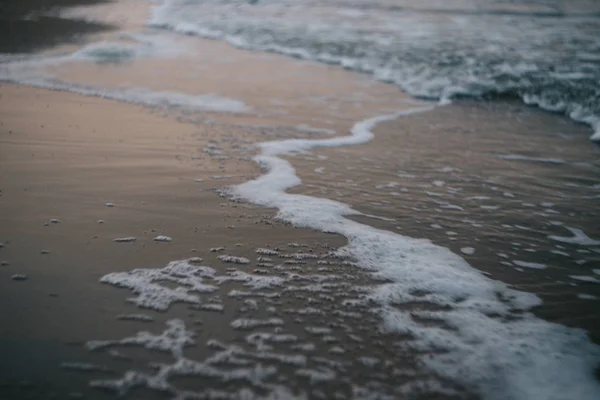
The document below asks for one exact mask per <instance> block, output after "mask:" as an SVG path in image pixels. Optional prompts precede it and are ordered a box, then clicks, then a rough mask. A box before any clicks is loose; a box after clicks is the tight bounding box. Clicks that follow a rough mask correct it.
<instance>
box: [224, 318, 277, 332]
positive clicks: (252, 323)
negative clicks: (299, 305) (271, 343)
mask: <svg viewBox="0 0 600 400" xmlns="http://www.w3.org/2000/svg"><path fill="white" fill-rule="evenodd" d="M230 325H231V327H232V328H234V329H243V330H247V329H254V328H259V327H265V326H282V325H283V320H282V319H280V318H269V319H250V318H238V319H236V320H233V321H232V322H231V324H230Z"/></svg>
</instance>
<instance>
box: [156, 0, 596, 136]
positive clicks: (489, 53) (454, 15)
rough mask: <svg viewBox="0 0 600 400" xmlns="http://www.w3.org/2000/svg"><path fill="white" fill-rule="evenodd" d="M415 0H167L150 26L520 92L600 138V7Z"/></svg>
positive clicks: (422, 85)
mask: <svg viewBox="0 0 600 400" xmlns="http://www.w3.org/2000/svg"><path fill="white" fill-rule="evenodd" d="M411 3H415V2H410V1H400V2H391V1H389V0H381V1H376V2H368V1H366V0H354V1H347V2H339V1H336V0H322V1H314V0H309V1H303V2H297V1H292V0H261V1H251V2H249V1H241V0H207V1H206V0H202V1H200V0H166V1H163V2H162V3H161V4H160V5H159V6H158V7H156V8H155V9H154V12H153V15H152V18H151V20H150V21H149V23H150V25H151V26H154V27H158V28H164V29H170V30H174V31H177V32H180V33H185V34H193V35H199V36H203V37H207V38H211V39H220V40H226V41H228V42H229V43H231V44H233V45H235V46H238V47H243V48H248V49H255V50H262V51H269V52H277V53H282V54H286V55H289V56H293V57H298V58H302V59H309V60H316V61H319V62H325V63H331V64H336V65H341V66H343V67H345V68H349V69H353V70H358V71H362V72H365V73H369V74H372V75H373V76H374V77H376V78H377V79H379V80H382V81H386V82H390V83H394V84H396V85H398V86H400V87H401V88H402V89H403V90H405V91H406V92H407V93H409V94H411V95H413V96H415V97H419V98H427V99H439V100H442V101H448V100H450V99H452V98H455V97H458V96H474V97H482V96H489V95H498V94H514V95H518V96H519V97H521V98H522V99H523V100H524V101H525V102H526V103H527V104H533V105H537V106H539V107H542V108H544V109H547V110H550V111H553V112H561V113H564V114H566V115H568V116H570V117H571V118H572V119H574V120H577V121H580V122H585V123H588V124H590V125H591V126H592V128H593V129H594V131H595V134H594V135H593V136H592V138H593V139H598V140H600V17H598V13H597V10H591V11H590V12H589V13H587V14H586V13H585V12H583V11H582V10H581V9H580V10H579V12H577V13H574V14H569V13H566V12H564V11H563V10H556V9H548V7H547V6H545V3H547V2H541V1H540V2H537V1H534V0H532V1H529V2H524V4H525V5H526V6H527V7H525V6H523V10H516V11H515V10H512V9H507V10H505V9H502V8H498V7H500V6H501V5H502V4H504V3H501V2H497V1H492V0H478V1H475V0H473V1H466V2H463V3H465V4H467V5H468V6H469V7H471V8H464V7H463V8H452V7H450V6H448V7H447V9H445V10H439V9H432V8H431V9H427V7H426V5H427V3H429V2H423V3H419V4H417V6H418V7H417V8H415V7H412V8H411V7H410V5H411ZM452 3H456V2H449V4H452ZM571 3H578V1H575V2H571ZM558 4H561V3H560V2H559V3H558ZM571 6H572V5H571ZM494 7H496V8H494ZM565 7H566V6H565ZM582 7H583V6H582ZM555 8H556V7H555ZM583 10H584V9H583ZM441 11H444V12H441Z"/></svg>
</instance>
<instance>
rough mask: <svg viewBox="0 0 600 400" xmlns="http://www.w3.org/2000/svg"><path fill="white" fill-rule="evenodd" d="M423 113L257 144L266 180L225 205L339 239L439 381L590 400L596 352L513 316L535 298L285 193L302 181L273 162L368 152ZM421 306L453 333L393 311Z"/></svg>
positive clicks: (500, 394) (524, 395) (396, 328)
mask: <svg viewBox="0 0 600 400" xmlns="http://www.w3.org/2000/svg"><path fill="white" fill-rule="evenodd" d="M429 109H431V107H427V108H421V109H416V110H409V111H404V112H401V113H397V114H393V115H386V116H381V117H377V118H372V119H369V120H365V121H363V122H360V123H358V124H356V125H355V126H354V127H353V128H352V131H351V135H350V136H346V137H340V138H332V139H321V140H306V139H295V140H282V141H276V142H267V143H263V144H261V145H260V147H261V149H262V154H261V155H259V156H257V157H255V160H256V162H257V163H259V164H260V165H261V166H262V167H263V169H264V170H265V174H264V175H262V176H260V177H258V178H256V179H254V180H252V181H250V182H246V183H243V184H241V185H238V186H236V187H234V188H233V189H232V195H233V196H234V197H235V198H238V199H244V200H247V201H251V202H253V203H256V204H259V205H262V206H265V207H270V208H277V209H278V210H279V212H278V216H279V217H280V218H282V219H284V220H286V221H288V222H291V223H292V224H294V225H295V226H299V227H309V228H313V229H317V230H321V231H325V232H335V233H339V234H341V235H343V236H345V237H346V238H347V239H348V245H347V246H346V247H344V248H342V249H340V251H339V254H341V255H344V256H348V257H350V258H352V259H355V260H356V261H357V263H358V265H359V266H360V267H362V268H365V269H367V270H370V271H373V273H374V274H375V275H376V276H377V277H378V278H382V279H384V280H387V281H389V282H390V283H386V284H381V285H379V286H377V287H376V288H375V289H374V290H373V292H372V293H371V294H370V296H369V298H370V299H371V300H372V301H374V302H375V303H376V304H379V305H380V308H379V313H380V315H381V317H382V320H383V327H384V328H385V329H386V330H388V331H392V332H398V333H402V334H408V335H411V336H412V337H413V338H414V339H413V344H414V346H415V347H417V348H419V349H431V350H435V351H436V353H435V354H429V355H427V356H424V357H423V358H422V362H423V365H425V366H426V367H427V368H429V369H430V370H432V371H434V372H435V373H437V374H439V375H440V376H442V377H444V378H446V379H450V380H454V381H455V382H457V383H460V384H463V385H465V386H466V387H467V388H469V389H471V390H473V391H475V392H476V393H478V394H479V395H481V396H482V397H484V398H486V399H505V398H513V399H532V398H539V399H566V398H578V399H590V400H591V399H595V398H597V397H598V396H599V395H600V385H599V384H598V382H597V381H596V380H595V378H594V368H595V366H596V364H597V362H598V361H599V360H600V348H599V347H598V346H596V345H594V344H592V343H591V342H589V340H588V338H587V336H586V334H585V333H584V332H583V331H580V330H577V329H570V328H567V327H564V326H561V325H557V324H552V323H549V322H546V321H543V320H540V319H538V318H536V317H534V316H533V315H532V314H529V313H523V314H521V315H515V314H513V313H512V312H511V310H524V311H526V310H528V309H530V308H531V307H532V306H535V305H538V304H540V299H539V298H537V297H536V296H535V295H533V294H528V293H524V292H518V291H515V290H512V289H510V288H508V287H507V286H506V285H504V284H503V283H501V282H498V281H494V280H491V279H488V278H486V277H485V276H484V275H482V274H481V273H480V272H478V271H477V270H475V269H473V268H472V267H471V266H469V265H468V264H467V263H466V262H465V261H464V260H463V259H461V258H460V257H458V256H456V255H455V254H453V253H451V252H450V251H449V250H448V249H446V248H442V247H439V246H436V245H434V244H432V243H431V242H429V241H427V240H422V239H412V238H409V237H405V236H401V235H398V234H395V233H392V232H388V231H383V230H378V229H375V228H373V227H371V226H368V225H363V224H360V223H358V222H355V221H352V220H349V219H346V218H344V216H346V215H354V214H356V211H355V210H353V209H352V208H350V207H349V206H348V205H346V204H343V203H340V202H336V201H332V200H328V199H320V198H315V197H310V196H305V195H298V194H291V193H288V192H287V190H288V189H290V188H292V187H294V186H296V185H299V184H300V183H301V181H300V179H299V178H298V176H296V174H295V170H294V168H293V167H292V165H291V164H290V163H289V162H288V161H286V160H283V159H281V158H279V157H278V156H279V155H284V154H290V153H295V152H305V151H308V150H310V149H314V148H318V147H331V146H342V145H356V144H361V143H365V142H367V141H369V140H371V138H372V137H373V134H372V132H371V130H372V129H373V128H374V127H375V126H376V124H377V123H379V122H382V121H387V120H391V119H394V118H397V117H399V116H402V115H408V114H411V113H414V112H423V111H426V110H429ZM311 286H318V285H311ZM288 289H289V290H298V289H299V288H288ZM288 289H286V290H288ZM316 289H318V290H322V288H316V287H315V288H314V290H316ZM311 290H313V289H311ZM413 293H415V294H413ZM423 293H425V294H424V295H423ZM423 301H425V302H430V303H433V304H434V305H437V306H440V307H442V308H450V310H449V311H440V312H437V313H435V317H436V319H438V320H440V321H443V322H444V324H447V325H448V326H450V327H451V328H452V329H443V328H440V327H437V326H428V325H424V324H421V323H419V322H418V321H416V320H415V319H413V318H412V317H411V316H410V313H408V312H406V311H403V310H401V309H398V308H396V307H393V306H392V304H397V303H411V302H423ZM493 315H496V316H505V317H509V316H510V317H511V318H510V319H509V320H504V319H503V318H497V317H493ZM523 349H527V351H524V350H523ZM440 350H443V351H442V352H440ZM457 365H460V368H457V367H456V366H457Z"/></svg>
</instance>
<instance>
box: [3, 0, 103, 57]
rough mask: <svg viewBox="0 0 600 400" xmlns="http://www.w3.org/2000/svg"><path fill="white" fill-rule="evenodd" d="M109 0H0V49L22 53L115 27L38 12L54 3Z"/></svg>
mask: <svg viewBox="0 0 600 400" xmlns="http://www.w3.org/2000/svg"><path fill="white" fill-rule="evenodd" d="M108 1H109V0H2V1H0V53H24V52H30V51H34V50H40V49H43V48H48V47H51V46H54V45H57V44H60V43H64V42H65V41H70V40H74V39H77V38H78V37H79V36H81V35H84V34H91V33H98V32H103V31H107V30H110V29H114V27H112V26H110V25H107V24H102V23H97V22H88V21H81V20H72V19H65V18H61V17H59V16H53V15H46V14H45V15H40V13H41V12H46V13H47V12H48V11H49V10H51V9H54V8H56V7H66V6H75V5H92V4H97V3H105V2H108Z"/></svg>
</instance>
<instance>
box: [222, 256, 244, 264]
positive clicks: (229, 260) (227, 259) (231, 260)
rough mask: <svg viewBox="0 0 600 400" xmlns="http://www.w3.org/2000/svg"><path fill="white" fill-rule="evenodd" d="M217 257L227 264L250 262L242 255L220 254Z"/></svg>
mask: <svg viewBox="0 0 600 400" xmlns="http://www.w3.org/2000/svg"><path fill="white" fill-rule="evenodd" d="M217 258H218V259H219V260H221V261H223V262H224V263H229V264H249V263H250V260H248V259H247V258H244V257H235V256H228V255H221V256H218V257H217Z"/></svg>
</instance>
